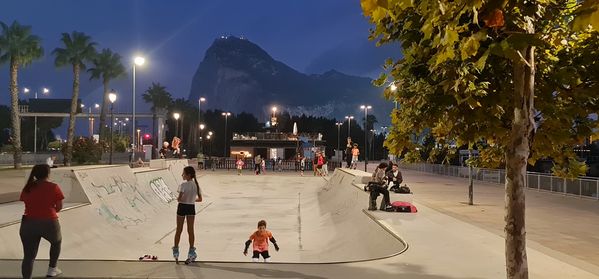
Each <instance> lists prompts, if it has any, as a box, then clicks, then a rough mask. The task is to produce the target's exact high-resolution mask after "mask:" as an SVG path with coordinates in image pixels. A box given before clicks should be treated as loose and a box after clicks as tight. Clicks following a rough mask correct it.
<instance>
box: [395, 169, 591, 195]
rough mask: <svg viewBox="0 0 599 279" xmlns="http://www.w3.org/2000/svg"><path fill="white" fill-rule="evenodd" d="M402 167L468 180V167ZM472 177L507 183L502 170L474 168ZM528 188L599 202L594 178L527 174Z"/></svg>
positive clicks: (490, 181) (484, 180)
mask: <svg viewBox="0 0 599 279" xmlns="http://www.w3.org/2000/svg"><path fill="white" fill-rule="evenodd" d="M400 167H401V168H404V169H409V170H415V171H421V172H427V173H434V174H440V175H447V176H455V177H463V178H468V167H461V166H448V165H437V164H404V163H400ZM472 175H473V179H474V180H478V181H483V182H489V183H498V184H504V183H505V170H502V169H484V168H473V171H472ZM526 188H529V189H536V190H538V191H548V192H552V193H560V194H564V195H568V196H578V197H581V198H592V199H596V200H599V179H597V178H592V177H579V178H577V179H565V178H560V177H557V176H553V175H548V174H543V173H536V172H527V174H526Z"/></svg>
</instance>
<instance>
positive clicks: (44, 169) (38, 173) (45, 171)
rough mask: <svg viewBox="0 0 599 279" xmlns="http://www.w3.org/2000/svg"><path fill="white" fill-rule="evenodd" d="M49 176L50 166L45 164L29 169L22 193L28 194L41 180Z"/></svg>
mask: <svg viewBox="0 0 599 279" xmlns="http://www.w3.org/2000/svg"><path fill="white" fill-rule="evenodd" d="M49 175H50V166H48V165H47V164H39V165H35V166H33V168H32V169H31V173H30V174H29V178H28V179H27V184H25V187H24V188H23V192H25V193H29V191H31V188H33V187H35V186H36V185H37V182H38V181H39V180H42V179H46V178H48V176H49Z"/></svg>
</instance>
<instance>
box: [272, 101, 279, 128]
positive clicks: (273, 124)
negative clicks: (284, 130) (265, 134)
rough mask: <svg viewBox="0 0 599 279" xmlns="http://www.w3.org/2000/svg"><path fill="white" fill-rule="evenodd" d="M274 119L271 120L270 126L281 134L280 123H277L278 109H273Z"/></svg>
mask: <svg viewBox="0 0 599 279" xmlns="http://www.w3.org/2000/svg"><path fill="white" fill-rule="evenodd" d="M271 110H272V118H271V119H270V124H271V125H272V127H275V132H277V133H278V132H279V125H278V124H279V122H278V121H277V107H272V109H271Z"/></svg>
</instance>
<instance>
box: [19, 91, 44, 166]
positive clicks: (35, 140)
mask: <svg viewBox="0 0 599 279" xmlns="http://www.w3.org/2000/svg"><path fill="white" fill-rule="evenodd" d="M23 93H24V94H28V93H29V88H27V87H25V88H23ZM42 94H43V95H48V94H50V89H48V88H46V87H43V88H42ZM34 98H35V99H37V90H35V94H34ZM33 126H34V127H33V156H34V157H35V156H36V155H37V115H36V116H34V117H33Z"/></svg>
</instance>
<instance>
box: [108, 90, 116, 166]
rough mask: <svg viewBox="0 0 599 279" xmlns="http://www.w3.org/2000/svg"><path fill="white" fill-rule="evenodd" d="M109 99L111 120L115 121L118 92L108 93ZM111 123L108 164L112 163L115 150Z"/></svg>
mask: <svg viewBox="0 0 599 279" xmlns="http://www.w3.org/2000/svg"><path fill="white" fill-rule="evenodd" d="M108 100H110V122H111V123H114V110H113V109H114V102H115V101H116V92H114V90H113V91H111V92H110V93H108ZM113 126H114V125H110V156H109V157H108V164H109V165H112V152H113V150H114V141H112V127H113Z"/></svg>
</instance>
